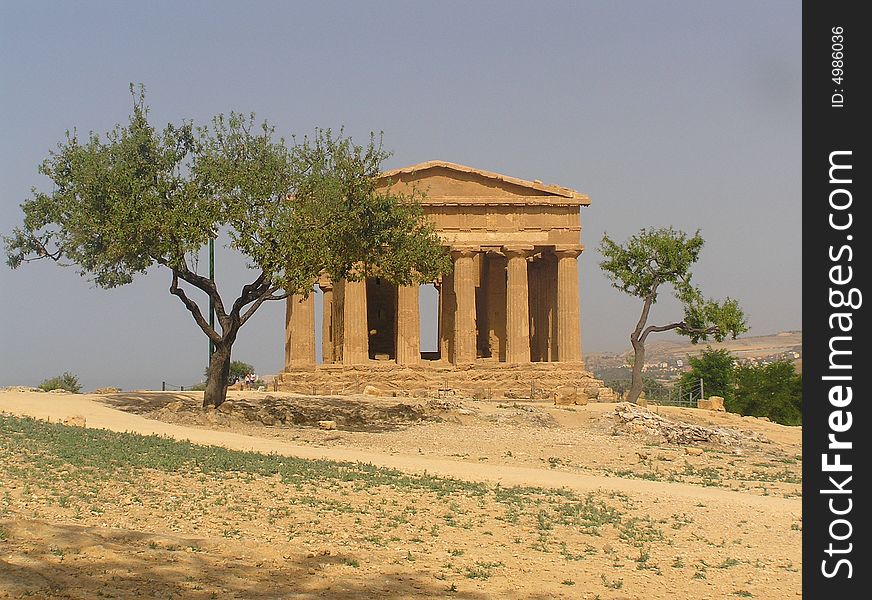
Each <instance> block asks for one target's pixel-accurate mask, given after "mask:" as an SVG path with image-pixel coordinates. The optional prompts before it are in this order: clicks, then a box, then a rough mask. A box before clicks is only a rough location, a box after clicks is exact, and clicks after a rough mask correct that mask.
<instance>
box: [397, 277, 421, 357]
mask: <svg viewBox="0 0 872 600" xmlns="http://www.w3.org/2000/svg"><path fill="white" fill-rule="evenodd" d="M395 330H396V334H397V339H396V349H397V364H400V365H409V364H416V363H419V362H421V319H420V316H419V314H418V284H416V283H413V284H412V285H401V286H398V287H397V326H396V328H395Z"/></svg>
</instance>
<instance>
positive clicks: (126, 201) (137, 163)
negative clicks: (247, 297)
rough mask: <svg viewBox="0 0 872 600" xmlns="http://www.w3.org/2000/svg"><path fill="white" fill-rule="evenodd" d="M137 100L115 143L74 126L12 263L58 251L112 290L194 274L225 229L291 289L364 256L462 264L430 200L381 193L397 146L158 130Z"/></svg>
mask: <svg viewBox="0 0 872 600" xmlns="http://www.w3.org/2000/svg"><path fill="white" fill-rule="evenodd" d="M134 100H135V101H134V106H133V114H132V115H131V117H130V119H129V122H128V124H127V125H126V126H121V125H118V126H116V127H115V129H114V130H112V131H111V132H109V133H108V134H106V136H105V139H102V138H101V137H100V136H99V135H97V134H96V133H91V134H89V136H88V137H87V139H86V140H81V139H80V138H79V136H78V134H76V132H73V133H69V132H68V133H67V136H66V139H65V141H63V142H61V143H60V144H59V145H58V148H57V150H55V151H53V152H51V153H50V155H49V158H48V159H46V160H45V161H44V162H43V163H42V165H41V166H40V168H39V171H40V173H42V174H43V175H45V176H47V177H48V178H49V179H51V181H52V183H53V188H54V189H53V191H52V192H51V193H50V194H46V193H42V192H38V191H36V190H34V192H33V197H32V198H31V199H30V200H27V201H26V202H25V203H24V204H22V210H23V211H24V225H23V227H20V228H16V229H15V230H14V231H13V232H12V235H11V236H9V237H6V238H5V245H6V252H7V262H8V264H9V265H10V266H11V267H12V268H16V267H18V266H19V265H21V264H22V263H23V262H26V261H29V260H36V259H39V258H45V257H48V258H54V259H56V260H58V261H60V262H65V263H72V264H75V265H77V266H78V268H79V271H80V273H81V274H82V275H83V276H87V277H90V278H91V279H92V280H93V281H94V283H96V284H97V285H98V286H100V287H105V288H111V287H115V286H118V285H123V284H126V283H130V282H131V281H132V280H133V278H134V276H135V275H136V274H138V273H143V272H145V270H146V269H147V268H148V267H149V266H151V265H154V264H159V265H164V266H168V267H170V268H173V269H178V270H180V271H181V272H184V271H187V270H188V267H189V265H188V263H189V262H190V261H191V259H192V255H193V254H194V253H196V252H198V251H199V249H200V248H202V247H203V246H204V245H205V244H206V243H207V242H208V241H209V239H210V238H213V237H215V236H216V235H217V234H218V232H219V231H222V232H225V231H226V232H227V234H228V235H229V237H230V240H231V242H230V245H231V247H233V248H235V249H236V250H238V251H240V252H241V253H242V254H244V255H245V256H246V257H247V258H248V259H249V263H250V266H251V267H252V268H254V269H258V270H261V271H263V273H264V274H265V279H266V280H268V281H269V282H270V284H271V285H270V286H268V287H270V288H273V289H274V290H275V289H283V290H285V291H286V292H288V293H297V292H305V291H307V290H308V288H309V286H311V284H312V282H313V281H314V280H315V279H316V278H317V277H318V276H319V275H320V274H321V273H322V272H326V273H328V274H329V275H330V276H331V277H332V278H333V279H334V280H339V279H342V278H345V277H348V276H351V277H355V276H357V277H359V276H362V275H363V273H361V272H358V270H356V269H353V267H354V266H355V265H356V264H358V263H361V264H363V265H364V266H365V270H374V269H379V270H380V273H381V276H383V277H385V278H387V279H389V280H390V281H392V282H393V283H400V284H405V283H410V282H411V281H412V280H413V279H414V280H417V281H422V282H423V281H431V280H433V279H434V278H436V277H437V276H438V275H439V274H440V273H441V272H443V271H444V270H446V269H447V268H448V265H450V263H449V261H448V258H447V256H446V254H445V252H444V251H443V250H442V248H441V246H440V243H439V240H438V238H437V237H436V234H435V231H434V229H433V227H432V226H431V225H430V224H428V223H426V222H424V221H423V220H422V219H421V218H420V217H421V214H422V213H421V208H420V205H419V204H418V203H417V202H416V200H417V199H418V198H415V197H411V196H399V195H395V194H390V193H387V192H380V191H378V190H377V189H376V187H375V186H376V184H375V181H374V179H373V178H374V176H376V175H377V174H378V173H379V168H380V165H381V163H382V161H383V160H384V159H385V158H387V157H388V156H389V153H388V152H386V151H384V150H383V149H382V147H381V144H380V143H379V144H376V141H375V138H374V137H372V138H371V139H370V142H369V144H368V145H366V146H358V145H356V144H354V142H353V141H352V140H351V139H350V138H348V137H345V136H344V135H343V134H342V132H341V131H340V133H339V134H338V135H334V134H333V133H332V132H331V131H330V130H329V129H326V130H317V131H316V134H315V136H314V137H313V138H311V139H310V138H308V137H306V138H303V140H302V141H301V142H299V143H296V142H295V143H294V145H293V146H292V147H290V148H289V147H288V146H287V144H286V143H285V140H284V139H283V138H279V139H275V135H274V133H275V132H274V128H273V127H272V126H271V125H269V124H268V123H267V122H263V123H261V124H257V123H256V121H255V117H254V115H253V114H252V115H247V116H244V115H241V114H237V113H231V114H230V116H229V117H224V116H223V115H219V116H217V117H215V118H214V119H213V120H212V123H211V125H209V126H207V127H194V126H193V124H192V123H190V122H183V123H182V124H181V125H173V124H169V125H167V126H166V127H165V128H164V130H163V131H161V132H158V131H157V130H156V129H155V128H154V127H153V126H152V125H150V124H149V122H148V108H147V107H146V106H145V100H144V93H143V92H142V90H140V92H139V95H138V96H137V97H135V99H134ZM183 279H184V277H183ZM189 283H190V282H189Z"/></svg>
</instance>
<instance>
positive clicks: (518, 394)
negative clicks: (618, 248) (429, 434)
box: [277, 361, 616, 402]
mask: <svg viewBox="0 0 872 600" xmlns="http://www.w3.org/2000/svg"><path fill="white" fill-rule="evenodd" d="M277 382H278V389H279V390H280V391H288V392H297V393H301V394H325V395H329V394H335V395H342V394H360V393H363V391H364V389H365V388H366V387H367V386H375V387H377V388H378V389H380V390H382V391H383V392H385V393H386V395H397V396H411V395H418V396H437V395H439V394H440V393H444V392H446V391H447V392H453V393H455V394H458V395H463V396H468V397H481V398H530V395H531V393H532V394H533V397H534V399H543V400H544V399H549V400H550V399H551V398H553V394H554V392H555V391H556V390H557V388H560V387H567V386H569V387H574V388H575V389H576V390H577V391H578V393H579V394H584V396H585V397H586V398H587V399H588V400H590V401H603V402H612V401H615V399H616V397H615V396H614V392H613V391H612V390H611V389H609V388H607V387H605V385H604V384H603V382H602V381H600V380H598V379H596V378H594V377H593V375H591V374H590V373H588V372H586V371H584V370H583V368H582V367H581V365H580V364H566V363H528V364H525V365H512V364H506V363H499V362H496V361H478V362H477V363H475V364H474V365H472V364H469V365H459V366H453V365H446V364H444V363H440V362H430V361H422V362H421V363H419V364H417V365H397V364H394V363H390V362H384V363H382V362H378V361H371V362H370V363H369V364H368V365H355V366H345V365H319V366H318V367H313V368H308V369H293V370H291V371H288V372H285V373H282V374H281V375H279V376H278V380H277Z"/></svg>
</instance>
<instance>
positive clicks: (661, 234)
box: [599, 227, 748, 402]
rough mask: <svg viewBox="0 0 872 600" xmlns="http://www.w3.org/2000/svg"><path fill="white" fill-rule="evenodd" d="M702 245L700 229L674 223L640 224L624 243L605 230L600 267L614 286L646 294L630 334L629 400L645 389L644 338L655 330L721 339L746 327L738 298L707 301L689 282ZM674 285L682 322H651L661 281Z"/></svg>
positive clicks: (692, 337) (639, 295) (695, 338)
mask: <svg viewBox="0 0 872 600" xmlns="http://www.w3.org/2000/svg"><path fill="white" fill-rule="evenodd" d="M702 246H703V239H702V237H701V236H700V234H699V231H697V232H696V234H695V235H694V236H693V237H691V238H688V237H687V234H685V233H684V232H682V231H676V230H675V229H673V228H672V227H662V228H651V229H642V230H641V231H640V232H639V233H637V234H636V235H634V236H632V237H631V238H630V239H629V240H627V242H626V243H624V244H623V245H620V244H617V243H615V242H614V241H612V239H611V238H609V236H608V234H604V235H603V239H602V243H601V244H600V247H599V251H600V253H601V254H602V255H603V257H604V260H603V261H602V262H601V263H600V267H601V268H602V269H603V271H604V272H605V274H606V276H607V277H608V278H609V279H611V280H612V285H613V286H614V287H615V288H617V289H619V290H621V291H622V292H625V293H627V294H630V295H631V296H636V297H637V298H641V299H642V313H641V315H640V316H639V321H638V322H637V323H636V327H635V329H633V331H632V333H631V334H630V343H631V344H632V346H633V353H634V354H633V371H632V386H631V388H630V393H629V396H628V398H627V399H628V400H629V401H630V402H636V400H637V399H638V398H639V394H640V393H641V392H642V367H643V366H644V364H645V341H646V340H647V339H648V336H649V335H650V334H651V333H655V332H661V331H671V330H675V331H676V332H677V333H679V334H680V335H685V336H688V337H689V338H690V341H691V342H692V343H694V344H696V343H698V342H700V341H705V340H707V339H708V338H709V337H712V338H714V339H715V340H717V341H722V340H723V339H724V338H725V337H726V336H727V335H731V336H732V337H733V338H735V337H736V336H737V335H739V334H740V333H743V332H745V331H747V330H748V327H747V325H746V324H745V316H744V314H743V313H742V309H741V308H740V307H739V303H738V302H737V301H735V300H732V299H730V298H727V299H726V300H725V301H724V302H721V303H718V302H716V301H714V300H705V299H704V298H703V296H702V293H701V292H700V291H699V289H697V288H696V287H695V286H694V285H693V284H692V283H691V271H690V268H691V266H692V265H693V264H694V263H695V262H696V261H697V260H698V258H699V252H700V250H701V249H702ZM665 284H671V285H672V287H673V288H674V291H675V297H676V298H677V299H678V301H679V302H681V304H682V306H683V308H684V318H683V319H682V320H681V321H676V322H674V323H668V324H666V325H648V316H649V313H650V312H651V306H653V304H654V303H655V302H657V294H658V292H659V289H660V286H661V285H665Z"/></svg>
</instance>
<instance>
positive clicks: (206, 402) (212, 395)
mask: <svg viewBox="0 0 872 600" xmlns="http://www.w3.org/2000/svg"><path fill="white" fill-rule="evenodd" d="M230 349H231V345H230V344H215V352H213V353H212V356H211V357H210V359H209V374H208V375H207V377H206V391H205V392H203V408H208V407H210V406H211V407H213V408H218V407H219V406H221V404H222V403H223V402H224V400H226V399H227V378H228V376H229V374H230Z"/></svg>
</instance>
